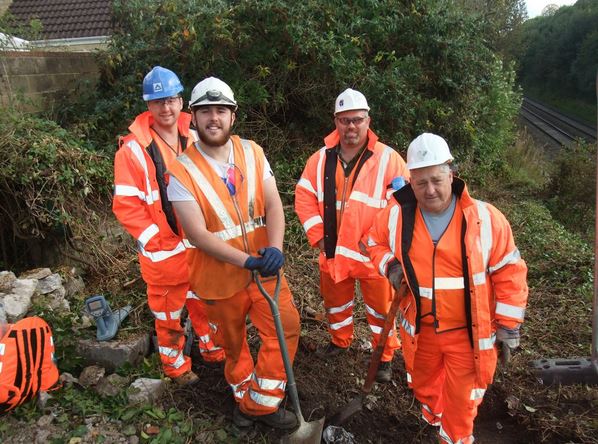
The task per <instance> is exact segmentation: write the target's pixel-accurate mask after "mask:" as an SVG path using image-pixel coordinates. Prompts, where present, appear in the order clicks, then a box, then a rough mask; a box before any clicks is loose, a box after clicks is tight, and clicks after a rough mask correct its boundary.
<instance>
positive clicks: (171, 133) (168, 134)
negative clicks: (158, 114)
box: [152, 122, 179, 145]
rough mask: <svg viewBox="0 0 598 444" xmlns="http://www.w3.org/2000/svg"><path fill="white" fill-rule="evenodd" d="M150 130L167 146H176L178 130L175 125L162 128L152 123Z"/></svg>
mask: <svg viewBox="0 0 598 444" xmlns="http://www.w3.org/2000/svg"><path fill="white" fill-rule="evenodd" d="M152 129H153V130H154V131H155V132H157V133H158V135H159V136H160V137H161V138H162V139H163V140H164V141H165V142H166V143H168V144H169V145H176V144H177V143H178V142H179V129H178V127H177V125H170V126H163V125H159V124H157V123H156V122H154V124H153V125H152Z"/></svg>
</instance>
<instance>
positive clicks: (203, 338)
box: [198, 335, 211, 344]
mask: <svg viewBox="0 0 598 444" xmlns="http://www.w3.org/2000/svg"><path fill="white" fill-rule="evenodd" d="M198 339H199V341H200V342H201V343H203V344H207V343H208V342H210V341H211V338H210V335H202V336H200V337H199V338H198Z"/></svg>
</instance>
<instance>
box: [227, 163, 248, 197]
mask: <svg viewBox="0 0 598 444" xmlns="http://www.w3.org/2000/svg"><path fill="white" fill-rule="evenodd" d="M222 180H223V181H224V184H225V185H226V188H227V189H228V193H229V194H230V195H231V196H234V195H235V194H237V185H239V186H240V185H241V184H242V183H243V181H244V180H245V178H244V177H243V173H242V172H241V169H240V168H239V167H238V166H237V165H234V164H230V165H229V167H228V169H227V170H226V177H223V178H222Z"/></svg>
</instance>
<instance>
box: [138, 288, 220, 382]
mask: <svg viewBox="0 0 598 444" xmlns="http://www.w3.org/2000/svg"><path fill="white" fill-rule="evenodd" d="M147 302H148V305H149V308H150V310H151V311H152V313H153V315H154V318H155V328H156V337H157V339H158V348H159V350H158V351H159V354H160V360H161V361H162V367H163V369H164V373H165V374H166V376H169V377H171V378H176V377H178V376H181V375H182V374H183V373H185V372H187V371H189V370H191V359H190V358H189V357H188V356H185V355H184V354H183V349H184V346H185V331H184V330H183V327H182V326H181V319H180V318H181V313H182V312H183V308H184V307H185V304H186V305H187V311H188V312H189V317H190V318H191V324H192V325H193V330H194V331H195V333H196V334H197V336H199V338H200V339H199V349H200V352H201V355H202V357H203V358H204V359H205V360H206V361H212V362H214V361H221V360H222V359H224V353H223V351H222V350H221V349H220V348H218V347H216V346H215V345H214V343H213V341H212V340H211V333H212V332H211V330H210V326H209V323H208V318H207V316H206V313H205V309H204V307H203V305H202V304H201V303H200V301H199V300H197V298H196V297H195V296H194V295H193V293H192V292H190V291H189V284H180V285H149V284H148V286H147Z"/></svg>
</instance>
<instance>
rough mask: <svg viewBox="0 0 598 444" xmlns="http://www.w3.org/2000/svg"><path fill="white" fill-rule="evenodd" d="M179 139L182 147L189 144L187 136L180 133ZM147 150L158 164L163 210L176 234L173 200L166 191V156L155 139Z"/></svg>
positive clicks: (157, 172)
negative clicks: (164, 156)
mask: <svg viewBox="0 0 598 444" xmlns="http://www.w3.org/2000/svg"><path fill="white" fill-rule="evenodd" d="M179 141H180V144H181V147H182V148H183V149H185V147H186V146H187V138H186V137H184V136H181V135H180V134H179ZM147 151H148V153H149V155H150V157H151V158H152V161H153V162H154V165H155V166H156V180H157V181H158V189H159V190H160V199H161V200H162V211H164V215H165V216H166V221H167V222H168V225H169V226H170V229H171V230H172V232H173V233H175V234H176V235H178V234H179V231H178V228H177V223H176V217H175V215H174V210H173V209H172V202H170V201H169V200H168V194H167V192H166V188H167V184H166V180H165V179H164V176H165V174H166V164H165V163H164V158H163V157H162V153H161V152H160V148H158V145H157V144H156V142H155V141H154V140H152V142H151V143H150V145H149V146H148V147H147Z"/></svg>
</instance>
